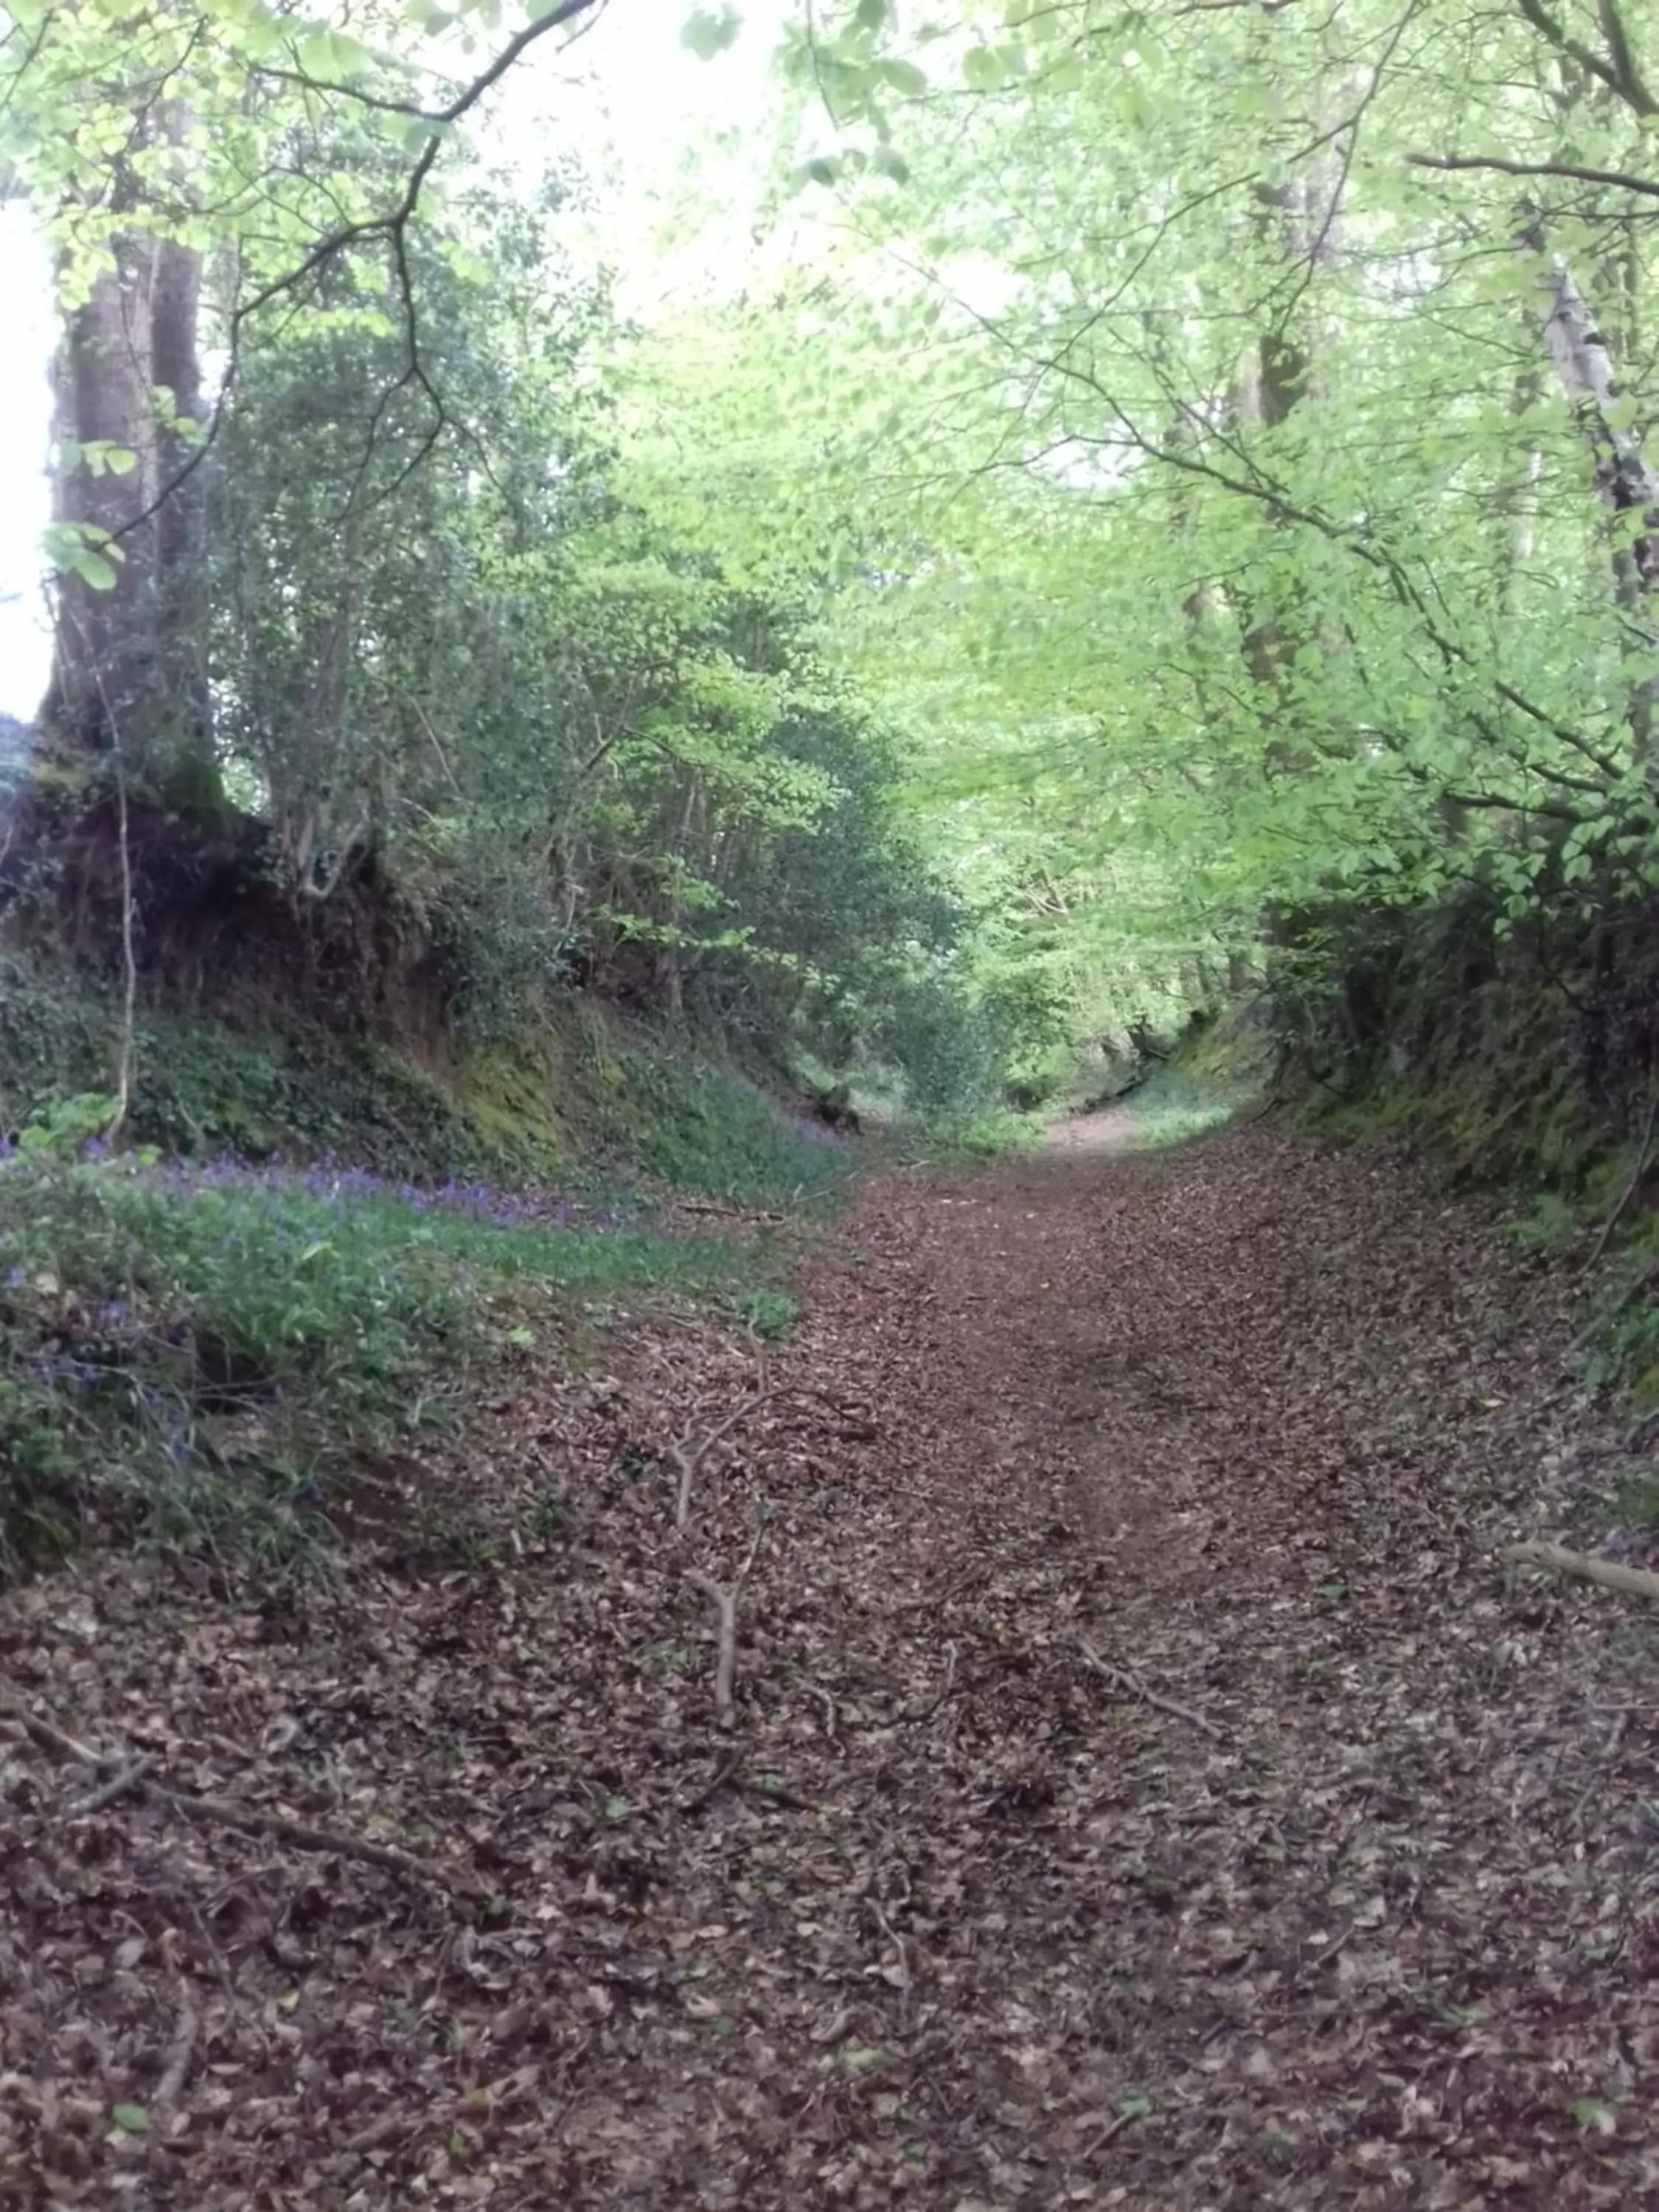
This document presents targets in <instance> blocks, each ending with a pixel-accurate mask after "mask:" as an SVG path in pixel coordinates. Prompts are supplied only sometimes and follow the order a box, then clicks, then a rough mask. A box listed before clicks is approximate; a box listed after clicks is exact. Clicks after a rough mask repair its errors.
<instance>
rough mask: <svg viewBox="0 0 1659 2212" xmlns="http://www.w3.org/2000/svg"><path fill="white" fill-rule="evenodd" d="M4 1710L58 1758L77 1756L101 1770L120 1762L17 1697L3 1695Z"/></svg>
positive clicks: (1, 1710) (1, 1708) (0, 1707)
mask: <svg viewBox="0 0 1659 2212" xmlns="http://www.w3.org/2000/svg"><path fill="white" fill-rule="evenodd" d="M0 1713H4V1714H5V1715H6V1716H7V1717H8V1718H9V1719H10V1720H15V1721H16V1722H17V1723H19V1724H20V1725H21V1728H22V1729H24V1731H25V1733H26V1734H27V1735H28V1736H29V1737H31V1738H32V1740H33V1741H34V1742H35V1743H36V1744H38V1745H39V1746H40V1749H41V1750H42V1751H49V1752H51V1753H52V1755H53V1757H54V1758H56V1759H75V1760H76V1761H77V1762H78V1764H79V1765H82V1766H92V1767H95V1768H96V1769H97V1770H98V1771H99V1772H100V1774H101V1773H102V1772H103V1771H105V1770H106V1768H107V1767H111V1766H116V1765H119V1764H120V1762H119V1761H118V1759H114V1758H113V1757H112V1756H111V1754H110V1753H107V1752H101V1751H94V1750H92V1749H91V1748H90V1747H89V1746H88V1745H86V1744H84V1743H80V1742H77V1741H76V1738H75V1737H74V1736H72V1735H64V1731H63V1729H60V1728H57V1727H55V1726H54V1725H53V1724H52V1722H51V1721H48V1720H43V1719H42V1718H41V1717H40V1714H39V1713H37V1712H32V1711H30V1710H29V1708H28V1707H27V1705H20V1704H19V1703H18V1701H17V1700H16V1699H15V1698H0Z"/></svg>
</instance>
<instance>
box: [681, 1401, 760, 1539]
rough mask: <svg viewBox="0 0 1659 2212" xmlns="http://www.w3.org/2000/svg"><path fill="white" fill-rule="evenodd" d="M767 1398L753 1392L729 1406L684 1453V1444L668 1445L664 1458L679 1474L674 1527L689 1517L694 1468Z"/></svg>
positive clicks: (683, 1522) (695, 1470) (685, 1521)
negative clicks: (719, 1419) (671, 1462)
mask: <svg viewBox="0 0 1659 2212" xmlns="http://www.w3.org/2000/svg"><path fill="white" fill-rule="evenodd" d="M769 1395H770V1394H769V1392H768V1391H766V1390H757V1391H755V1392H754V1393H753V1394H752V1395H750V1396H749V1397H747V1398H745V1399H744V1401H743V1403H742V1404H741V1405H740V1406H735V1407H733V1408H732V1411H731V1412H730V1413H728V1414H727V1415H726V1419H724V1420H723V1421H720V1422H717V1423H716V1424H715V1425H714V1427H713V1428H712V1429H710V1431H708V1435H707V1436H706V1437H703V1439H702V1442H701V1443H699V1444H697V1445H696V1448H695V1449H692V1450H690V1451H688V1450H687V1449H685V1447H684V1445H683V1444H678V1443H671V1444H670V1445H669V1447H668V1455H669V1457H670V1458H671V1460H672V1461H673V1462H674V1464H675V1466H676V1467H677V1468H678V1469H679V1474H680V1481H679V1489H678V1493H677V1495H676V1497H675V1500H674V1526H675V1527H676V1528H684V1527H685V1525H686V1523H687V1522H688V1521H690V1518H691V1486H692V1484H693V1482H694V1481H695V1480H696V1474H697V1469H698V1468H700V1467H701V1466H702V1463H703V1462H704V1460H706V1459H707V1458H708V1455H709V1453H710V1452H711V1451H713V1450H714V1447H715V1445H716V1444H717V1443H720V1441H721V1439H722V1438H723V1437H726V1436H729V1435H730V1434H731V1432H732V1430H733V1429H734V1428H736V1426H737V1425H738V1422H739V1421H740V1420H742V1419H743V1417H744V1414H745V1413H754V1412H755V1411H756V1410H757V1407H761V1406H763V1405H764V1404H765V1403H766V1401H767V1398H768V1396H769Z"/></svg>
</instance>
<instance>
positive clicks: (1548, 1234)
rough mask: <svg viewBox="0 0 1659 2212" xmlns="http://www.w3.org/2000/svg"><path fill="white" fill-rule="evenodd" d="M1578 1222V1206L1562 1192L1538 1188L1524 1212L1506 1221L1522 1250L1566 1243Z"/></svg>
mask: <svg viewBox="0 0 1659 2212" xmlns="http://www.w3.org/2000/svg"><path fill="white" fill-rule="evenodd" d="M1578 1225H1579V1216H1578V1212H1577V1209H1576V1208H1575V1207H1573V1206H1570V1205H1569V1204H1568V1203H1567V1201H1566V1200H1565V1199H1564V1198H1563V1197H1562V1196H1561V1195H1560V1194H1559V1192H1556V1191H1553V1190H1541V1191H1535V1192H1534V1194H1533V1197H1532V1200H1531V1203H1530V1204H1529V1205H1528V1206H1527V1208H1526V1210H1525V1212H1522V1213H1517V1214H1516V1215H1515V1216H1514V1217H1513V1218H1511V1219H1510V1221H1508V1222H1507V1223H1505V1225H1504V1226H1505V1229H1506V1231H1507V1232H1508V1234H1509V1235H1510V1237H1511V1238H1512V1239H1513V1240H1514V1242H1515V1243H1517V1244H1518V1245H1519V1246H1520V1247H1521V1249H1522V1251H1526V1252H1547V1251H1549V1250H1551V1249H1553V1248H1554V1247H1555V1246H1557V1245H1560V1244H1564V1243H1566V1241H1567V1239H1568V1238H1569V1237H1571V1235H1572V1234H1573V1232H1574V1231H1575V1230H1577V1227H1578Z"/></svg>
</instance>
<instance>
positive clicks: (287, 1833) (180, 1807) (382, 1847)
mask: <svg viewBox="0 0 1659 2212" xmlns="http://www.w3.org/2000/svg"><path fill="white" fill-rule="evenodd" d="M750 1557H751V1558H752V1557H753V1553H750ZM747 1571H748V1570H747V1567H745V1568H744V1572H745V1573H746V1572H747ZM739 1579H741V1577H739ZM0 1713H5V1714H7V1715H9V1717H11V1718H12V1719H13V1720H15V1721H17V1722H19V1723H21V1726H22V1727H23V1728H24V1729H25V1730H26V1731H27V1734H28V1735H30V1736H31V1737H32V1738H33V1741H34V1742H36V1743H37V1744H39V1745H40V1747H41V1748H42V1749H43V1750H46V1751H50V1752H52V1753H53V1754H54V1755H55V1756H57V1757H58V1758H60V1759H73V1760H75V1761H76V1764H77V1765H82V1766H89V1767H91V1768H92V1769H93V1771H94V1772H95V1773H99V1774H106V1773H108V1772H109V1770H110V1769H111V1768H112V1767H115V1766H118V1765H119V1762H118V1760H117V1759H115V1758H114V1757H112V1755H111V1754H110V1753H107V1752H100V1751H94V1750H93V1749H91V1747H89V1746H88V1745H87V1744H84V1743H81V1742H78V1741H76V1738H75V1737H74V1736H72V1735H65V1734H64V1730H63V1729H60V1728H58V1726H57V1725H56V1724H55V1723H53V1722H52V1721H49V1720H46V1718H45V1717H43V1716H42V1715H41V1714H40V1713H37V1712H34V1711H31V1710H30V1708H29V1707H28V1706H27V1705H20V1704H19V1703H18V1702H17V1700H16V1699H14V1698H7V1699H3V1700H0ZM144 1763H145V1762H144V1760H143V1759H135V1760H132V1761H131V1762H130V1763H129V1765H126V1766H125V1767H124V1768H122V1769H121V1771H119V1772H118V1774H117V1775H115V1776H114V1777H113V1778H112V1782H111V1783H110V1784H106V1787H105V1789H104V1790H94V1792H93V1793H92V1796H90V1797H89V1798H87V1799H86V1800H84V1801H83V1802H82V1807H81V1808H80V1809H82V1810H91V1809H93V1808H94V1806H95V1805H96V1804H98V1803H99V1802H111V1801H112V1800H113V1798H114V1797H116V1796H121V1795H125V1793H126V1792H128V1791H130V1790H136V1791H137V1793H138V1795H139V1796H143V1797H145V1798H148V1799H149V1800H150V1801H151V1802H154V1803H155V1804H159V1805H170V1806H171V1807H172V1808H173V1811H174V1812H176V1813H181V1814H183V1815H184V1817H185V1820H197V1821H200V1822H201V1823H202V1824H203V1825H204V1826H208V1827H218V1828H240V1830H242V1832H244V1833H245V1834H247V1835H256V1836H274V1837H275V1838H276V1839H277V1840H278V1841H279V1842H282V1843H285V1844H294V1845H295V1848H296V1849H297V1850H305V1851H334V1852H337V1853H338V1855H339V1856H340V1857H342V1858H349V1859H362V1861H363V1862H364V1863H366V1864H367V1865H369V1866H378V1867H386V1868H388V1869H390V1870H391V1871H392V1872H393V1873H394V1874H404V1875H416V1876H418V1877H419V1878H420V1879H421V1880H422V1881H442V1880H443V1879H444V1876H443V1875H442V1874H441V1871H440V1870H439V1869H437V1868H436V1867H435V1866H432V1865H430V1864H429V1863H428V1862H427V1861H426V1860H425V1859H418V1858H416V1857H414V1855H413V1854H412V1853H411V1852H409V1851H400V1850H397V1849H396V1848H395V1847H394V1846H393V1845H392V1844H371V1843H365V1842H362V1841H361V1840H360V1839H359V1838H357V1837H356V1836H342V1835H338V1834H337V1833H336V1832H334V1831H333V1830H332V1829H330V1828H308V1827H307V1826H304V1824H303V1823H302V1822H301V1821H298V1820H285V1819H284V1818H283V1815H282V1814H279V1813H264V1812H261V1811H260V1810H259V1808H258V1807H257V1806H253V1805H234V1804H231V1803H230V1802H228V1801H227V1800H225V1799H223V1798H219V1797H197V1796H195V1795H194V1794H193V1793H192V1792H191V1791H190V1790H169V1789H167V1788H166V1787H165V1786H164V1785H163V1784H161V1783H159V1782H152V1781H151V1780H150V1779H149V1776H148V1774H145V1773H141V1772H138V1771H136V1770H137V1769H138V1768H139V1767H141V1766H142V1765H144ZM115 1782H118V1783H119V1784H120V1785H121V1786H120V1790H116V1789H115V1788H114V1786H113V1784H114V1783H115Z"/></svg>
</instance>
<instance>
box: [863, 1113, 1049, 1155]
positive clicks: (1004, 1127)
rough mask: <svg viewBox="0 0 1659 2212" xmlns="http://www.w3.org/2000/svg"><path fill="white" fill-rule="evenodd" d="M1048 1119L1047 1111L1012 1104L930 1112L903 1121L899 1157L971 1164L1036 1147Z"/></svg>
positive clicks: (1040, 1140) (1028, 1150)
mask: <svg viewBox="0 0 1659 2212" xmlns="http://www.w3.org/2000/svg"><path fill="white" fill-rule="evenodd" d="M1046 1127H1048V1115H1046V1114H1043V1113H1036V1112H1034V1113H1029V1114H1022V1113H1017V1112H1016V1111H1015V1110H1014V1109H1012V1107H988V1108H975V1109H972V1110H971V1111H969V1112H964V1113H936V1114H930V1115H926V1116H925V1117H923V1118H921V1119H918V1120H916V1121H910V1122H908V1123H903V1124H901V1126H900V1138H899V1156H900V1158H902V1159H903V1160H905V1161H907V1162H909V1163H912V1164H915V1163H921V1162H926V1163H927V1164H929V1165H933V1166H939V1167H947V1168H948V1167H971V1166H974V1165H975V1164H978V1163H981V1162H983V1161H987V1160H996V1159H1001V1158H1005V1157H1006V1155H1007V1154H1008V1153H1010V1152H1030V1151H1032V1150H1034V1149H1035V1148H1036V1146H1038V1145H1040V1144H1041V1143H1042V1133H1043V1131H1044V1129H1045V1128H1046Z"/></svg>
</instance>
